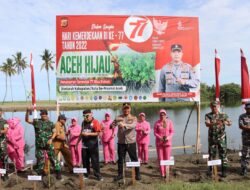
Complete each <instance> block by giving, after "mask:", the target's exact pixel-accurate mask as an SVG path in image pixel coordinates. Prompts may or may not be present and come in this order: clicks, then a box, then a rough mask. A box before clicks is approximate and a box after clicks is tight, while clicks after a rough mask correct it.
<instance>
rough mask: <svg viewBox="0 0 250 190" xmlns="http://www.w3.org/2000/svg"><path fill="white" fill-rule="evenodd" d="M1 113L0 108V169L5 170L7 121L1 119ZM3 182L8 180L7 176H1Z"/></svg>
mask: <svg viewBox="0 0 250 190" xmlns="http://www.w3.org/2000/svg"><path fill="white" fill-rule="evenodd" d="M2 115H3V111H2V109H1V108H0V168H6V164H7V161H8V154H7V142H6V133H7V130H8V124H7V121H6V120H5V119H4V118H3V117H2ZM1 177H2V178H3V180H6V179H7V178H8V176H7V175H4V176H1Z"/></svg>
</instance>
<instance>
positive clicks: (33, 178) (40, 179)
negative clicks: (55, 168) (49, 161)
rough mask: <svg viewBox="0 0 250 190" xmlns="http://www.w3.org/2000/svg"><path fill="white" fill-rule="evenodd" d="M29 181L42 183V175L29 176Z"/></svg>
mask: <svg viewBox="0 0 250 190" xmlns="http://www.w3.org/2000/svg"><path fill="white" fill-rule="evenodd" d="M28 180H29V181H42V176H40V175H28Z"/></svg>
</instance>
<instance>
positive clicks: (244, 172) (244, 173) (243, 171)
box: [241, 167, 247, 176]
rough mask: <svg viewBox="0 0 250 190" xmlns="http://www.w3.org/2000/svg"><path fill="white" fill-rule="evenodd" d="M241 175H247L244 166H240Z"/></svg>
mask: <svg viewBox="0 0 250 190" xmlns="http://www.w3.org/2000/svg"><path fill="white" fill-rule="evenodd" d="M241 175H242V176H247V168H246V167H242V170H241Z"/></svg>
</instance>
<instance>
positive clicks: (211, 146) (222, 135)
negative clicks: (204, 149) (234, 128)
mask: <svg viewBox="0 0 250 190" xmlns="http://www.w3.org/2000/svg"><path fill="white" fill-rule="evenodd" d="M219 106H220V103H219V102H218V101H213V102H211V103H210V108H211V112H210V113H207V114H206V115H205V124H206V127H208V152H209V160H215V159H216V154H217V149H218V152H219V158H220V159H221V162H222V165H221V176H222V177H226V168H227V162H228V160H227V136H226V131H225V127H226V125H227V126H230V125H232V122H231V120H230V119H229V117H228V115H227V114H225V113H221V112H220V111H219ZM211 171H212V167H209V173H208V174H209V175H211Z"/></svg>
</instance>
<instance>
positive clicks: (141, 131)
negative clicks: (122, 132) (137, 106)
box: [135, 121, 150, 144]
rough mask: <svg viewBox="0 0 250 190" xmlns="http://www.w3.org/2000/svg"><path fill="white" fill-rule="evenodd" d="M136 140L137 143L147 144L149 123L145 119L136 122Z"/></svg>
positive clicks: (148, 140)
mask: <svg viewBox="0 0 250 190" xmlns="http://www.w3.org/2000/svg"><path fill="white" fill-rule="evenodd" d="M135 130H136V141H137V143H138V144H149V142H150V136H149V133H150V124H149V122H147V121H143V122H137V124H136V127H135Z"/></svg>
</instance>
